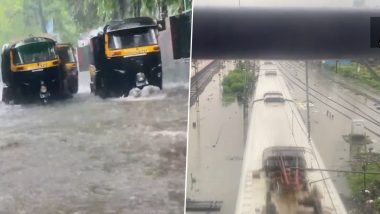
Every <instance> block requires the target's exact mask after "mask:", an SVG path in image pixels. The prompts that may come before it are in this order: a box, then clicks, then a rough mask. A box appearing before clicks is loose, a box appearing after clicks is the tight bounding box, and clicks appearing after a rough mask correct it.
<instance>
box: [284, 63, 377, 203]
mask: <svg viewBox="0 0 380 214" xmlns="http://www.w3.org/2000/svg"><path fill="white" fill-rule="evenodd" d="M277 65H279V68H280V69H281V70H282V71H283V72H284V73H283V74H285V75H286V76H287V77H288V78H289V79H288V80H287V81H286V82H287V84H288V87H289V88H290V92H291V94H292V97H293V99H294V100H295V102H296V103H297V104H298V107H299V108H298V109H299V110H300V113H301V114H302V115H303V118H304V120H305V119H306V102H305V100H306V98H305V97H306V94H305V91H304V90H301V89H300V87H299V86H301V87H303V88H305V85H303V84H302V83H305V68H304V66H303V65H304V64H303V62H294V61H280V62H277ZM285 79H286V78H285ZM309 85H310V88H311V89H310V94H311V95H313V96H310V101H311V111H310V118H311V120H310V121H311V137H312V139H313V141H314V142H315V145H316V147H317V149H318V151H319V153H320V154H321V156H322V159H323V160H324V162H325V165H326V167H327V168H329V169H345V170H350V166H349V158H350V155H349V151H350V148H349V144H348V143H346V142H345V141H344V139H343V135H348V134H350V133H351V120H352V119H364V122H365V126H366V127H367V128H368V129H369V130H366V134H367V135H368V136H369V138H370V139H371V141H372V142H373V143H372V144H370V145H369V146H368V148H370V147H372V148H374V151H377V152H378V151H380V150H379V149H380V143H379V140H380V139H379V136H378V135H376V134H375V133H380V126H379V125H378V124H376V123H377V122H376V121H380V111H378V110H376V108H375V107H374V104H375V103H376V102H377V100H378V98H377V96H378V95H376V94H374V93H372V92H371V91H369V90H368V89H367V88H365V87H363V86H361V85H360V84H357V83H353V82H351V81H350V80H347V79H343V78H341V77H339V76H334V75H331V73H327V72H326V71H323V70H319V69H317V68H312V69H311V70H310V71H309ZM359 92H360V93H359ZM317 98H318V99H317ZM327 112H328V114H329V115H332V116H328V115H327ZM305 121H306V120H305ZM371 131H372V132H371ZM330 177H331V179H332V180H333V181H334V184H335V185H336V188H337V190H338V192H339V193H341V194H343V195H346V196H349V195H350V190H349V189H348V186H347V183H346V180H345V176H344V174H339V173H330Z"/></svg>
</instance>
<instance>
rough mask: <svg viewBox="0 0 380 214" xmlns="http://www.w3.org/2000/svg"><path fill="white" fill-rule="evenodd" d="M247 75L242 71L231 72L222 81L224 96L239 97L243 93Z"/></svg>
mask: <svg viewBox="0 0 380 214" xmlns="http://www.w3.org/2000/svg"><path fill="white" fill-rule="evenodd" d="M246 78H247V80H248V78H249V77H248V75H247V77H246V73H245V72H243V71H242V70H233V71H231V72H230V73H229V74H228V75H227V76H226V77H225V78H224V79H223V92H224V93H226V94H235V95H241V94H243V91H244V86H245V84H246Z"/></svg>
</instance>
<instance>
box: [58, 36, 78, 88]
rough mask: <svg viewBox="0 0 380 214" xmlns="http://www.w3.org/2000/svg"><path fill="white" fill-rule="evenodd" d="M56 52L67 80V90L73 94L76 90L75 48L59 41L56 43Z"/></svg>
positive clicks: (76, 67)
mask: <svg viewBox="0 0 380 214" xmlns="http://www.w3.org/2000/svg"><path fill="white" fill-rule="evenodd" d="M57 53H58V56H59V59H60V63H61V68H62V69H63V71H64V76H65V80H66V81H67V90H68V91H69V92H70V93H71V94H75V93H77V92H78V66H77V60H76V58H75V54H74V53H75V50H74V48H73V46H72V45H71V44H70V43H60V44H57Z"/></svg>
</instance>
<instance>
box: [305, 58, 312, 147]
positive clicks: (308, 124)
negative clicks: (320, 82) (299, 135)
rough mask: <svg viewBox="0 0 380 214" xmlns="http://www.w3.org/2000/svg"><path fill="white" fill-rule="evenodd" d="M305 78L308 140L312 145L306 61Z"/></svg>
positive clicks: (306, 64)
mask: <svg viewBox="0 0 380 214" xmlns="http://www.w3.org/2000/svg"><path fill="white" fill-rule="evenodd" d="M305 76H306V114H307V115H306V118H307V119H306V120H307V121H306V122H307V140H308V141H309V143H311V137H310V129H311V128H310V100H309V62H308V61H305Z"/></svg>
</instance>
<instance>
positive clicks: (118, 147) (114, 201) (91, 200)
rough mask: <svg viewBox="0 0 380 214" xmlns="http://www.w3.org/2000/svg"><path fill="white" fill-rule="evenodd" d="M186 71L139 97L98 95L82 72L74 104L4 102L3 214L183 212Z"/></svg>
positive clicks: (0, 126)
mask: <svg viewBox="0 0 380 214" xmlns="http://www.w3.org/2000/svg"><path fill="white" fill-rule="evenodd" d="M163 59H164V60H167V57H166V58H165V56H163ZM188 66H189V63H188V60H187V61H186V60H180V61H175V62H171V64H165V63H164V65H163V67H164V90H163V91H162V92H160V93H156V94H151V95H149V96H146V97H141V98H133V97H127V98H114V99H105V100H103V99H101V98H98V97H95V96H94V95H92V94H90V93H89V91H90V89H89V76H88V73H86V72H81V73H80V76H79V78H80V87H79V93H78V94H77V95H75V96H74V97H73V98H72V99H68V100H64V101H58V102H55V103H51V104H49V105H47V106H42V105H40V104H30V105H5V104H3V103H1V104H0V213H1V214H3V213H7V214H8V213H22V214H29V213H30V214H34V213H40V214H51V213H62V214H71V213H72V214H74V213H75V214H102V213H109V214H111V213H115V214H116V213H117V214H121V213H128V214H134V213H136V214H137V213H139V214H140V213H165V214H166V213H182V212H183V201H184V188H185V182H184V181H185V165H186V164H185V162H186V138H187V115H188V68H189V67H188ZM186 73H187V75H186ZM181 76H184V77H182V78H181ZM185 77H187V78H185ZM0 85H1V82H0ZM0 97H1V94H0Z"/></svg>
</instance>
